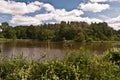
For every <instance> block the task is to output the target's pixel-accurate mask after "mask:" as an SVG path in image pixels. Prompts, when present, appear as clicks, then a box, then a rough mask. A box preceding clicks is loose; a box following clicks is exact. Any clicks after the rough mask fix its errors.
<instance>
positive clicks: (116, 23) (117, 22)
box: [106, 16, 120, 30]
mask: <svg viewBox="0 0 120 80" xmlns="http://www.w3.org/2000/svg"><path fill="white" fill-rule="evenodd" d="M106 22H107V23H108V24H109V25H110V26H111V27H113V28H114V29H116V30H118V29H120V16H118V17H116V18H110V19H107V20H106Z"/></svg>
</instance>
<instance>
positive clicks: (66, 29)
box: [0, 21, 120, 42]
mask: <svg viewBox="0 0 120 80" xmlns="http://www.w3.org/2000/svg"><path fill="white" fill-rule="evenodd" d="M0 28H1V30H0V38H1V39H2V38H5V39H32V40H39V41H48V40H49V41H64V40H72V41H76V42H91V41H120V30H114V29H113V28H111V27H109V26H108V24H107V23H106V22H102V23H91V24H88V23H86V22H68V23H66V22H63V21H62V22H61V23H60V24H44V25H38V26H33V25H30V26H15V27H12V26H10V25H9V24H8V23H7V22H3V23H2V24H1V26H0Z"/></svg>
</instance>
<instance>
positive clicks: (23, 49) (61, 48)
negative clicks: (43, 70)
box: [0, 40, 120, 59]
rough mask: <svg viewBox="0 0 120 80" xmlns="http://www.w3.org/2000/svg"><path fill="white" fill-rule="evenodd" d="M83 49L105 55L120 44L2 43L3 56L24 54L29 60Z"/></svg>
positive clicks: (0, 45)
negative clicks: (104, 53) (105, 52)
mask: <svg viewBox="0 0 120 80" xmlns="http://www.w3.org/2000/svg"><path fill="white" fill-rule="evenodd" d="M80 47H83V48H84V49H86V50H89V51H90V52H91V53H95V54H103V52H104V51H106V50H108V49H111V48H120V42H103V43H102V42H95V43H64V42H38V41H23V40H21V41H20V40H19V41H10V42H4V43H3V42H0V49H1V50H0V51H1V54H5V55H8V56H11V55H19V54H23V55H24V56H27V57H29V58H34V59H39V58H42V57H43V56H45V58H47V59H54V58H59V59H62V58H63V57H65V56H66V51H67V50H68V49H69V50H78V49H80Z"/></svg>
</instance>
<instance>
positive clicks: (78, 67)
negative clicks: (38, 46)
mask: <svg viewBox="0 0 120 80" xmlns="http://www.w3.org/2000/svg"><path fill="white" fill-rule="evenodd" d="M119 55H120V52H116V51H109V52H108V53H107V54H105V55H92V54H90V53H89V52H88V51H86V50H84V49H82V48H81V49H80V50H78V51H72V52H71V55H70V56H68V58H66V59H64V60H61V61H60V60H57V59H56V60H53V61H49V62H42V63H41V62H39V61H34V60H26V59H25V58H24V57H22V56H19V57H12V58H8V57H5V56H4V57H3V56H1V58H0V70H1V71H0V80H120V67H119V66H120V64H119V61H120V58H119V57H120V56H119Z"/></svg>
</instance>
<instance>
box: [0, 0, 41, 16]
mask: <svg viewBox="0 0 120 80" xmlns="http://www.w3.org/2000/svg"><path fill="white" fill-rule="evenodd" d="M42 4H43V3H41V2H39V1H35V2H32V3H29V4H26V3H24V2H15V1H5V0H0V13H6V14H12V15H18V14H19V15H21V14H26V13H32V12H35V11H38V10H40V9H41V6H42Z"/></svg>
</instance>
